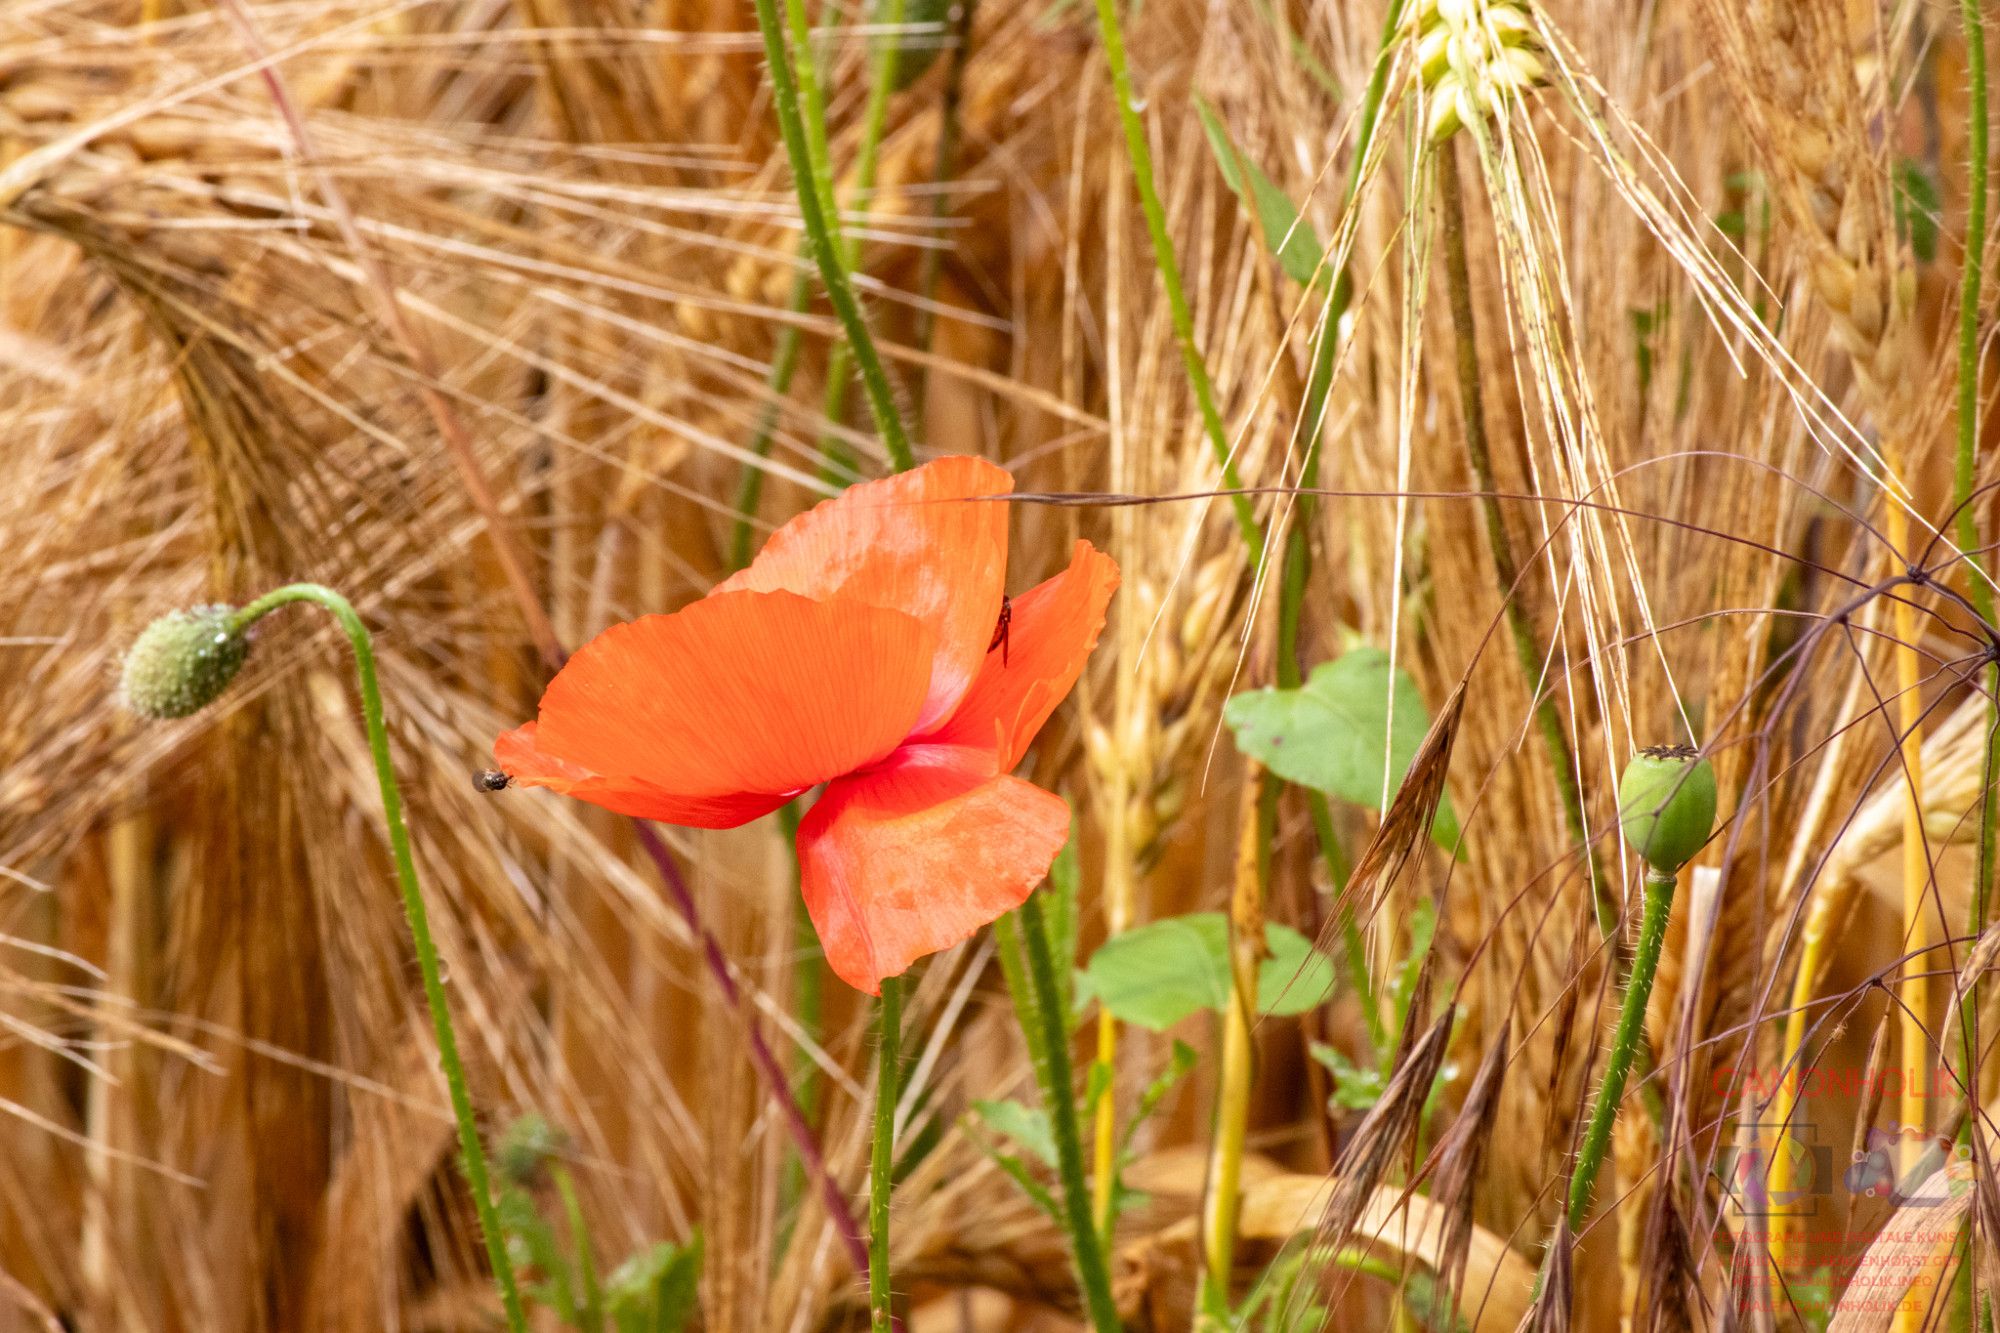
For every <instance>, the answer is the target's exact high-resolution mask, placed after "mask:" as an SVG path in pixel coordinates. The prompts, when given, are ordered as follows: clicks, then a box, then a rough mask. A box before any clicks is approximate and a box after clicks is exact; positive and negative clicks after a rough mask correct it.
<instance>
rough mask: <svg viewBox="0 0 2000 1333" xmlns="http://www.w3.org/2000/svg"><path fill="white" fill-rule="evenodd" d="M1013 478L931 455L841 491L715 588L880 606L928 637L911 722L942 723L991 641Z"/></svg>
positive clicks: (971, 461) (1002, 582)
mask: <svg viewBox="0 0 2000 1333" xmlns="http://www.w3.org/2000/svg"><path fill="white" fill-rule="evenodd" d="M1013 489H1014V479H1013V478H1012V477H1011V476H1009V475H1008V474H1007V472H1006V471H1005V470H1004V469H1002V468H998V467H995V466H994V465H993V464H991V463H988V462H986V461H985V460H984V459H979V458H972V457H967V456H953V457H950V458H940V459H937V460H936V461H934V462H930V463H926V464H924V465H923V466H922V467H920V468H915V469H913V470H911V471H909V472H904V473H899V474H898V475H896V476H893V477H885V478H883V479H882V480H880V481H870V482H864V483H862V484H861V485H858V486H850V487H848V488H847V490H845V491H843V492H841V493H840V494H839V495H837V496H835V497H834V498H832V499H831V500H826V501H823V502H821V503H820V504H818V505H815V506H814V507H813V508H811V509H809V510H807V511H806V512H805V513H803V514H800V515H799V516H798V517H797V518H794V519H793V520H791V521H790V522H789V523H787V524H785V525H784V526H783V527H781V528H779V529H778V530H777V531H776V532H774V533H772V534H771V539H770V540H769V541H767V542H766V543H764V549H763V550H762V551H761V552H759V553H758V555H757V558H756V559H755V560H753V561H752V562H751V563H750V567H749V568H748V569H745V570H742V571H740V572H738V573H737V574H735V575H734V576H732V577H730V578H728V579H726V580H724V581H723V582H722V583H720V584H718V585H717V586H716V592H718V593H721V592H730V591H734V590H737V589H754V590H758V591H769V590H773V589H782V590H784V591H786V592H794V593H798V594H800V595H801V596H805V597H813V598H819V599H825V598H828V597H832V596H835V595H840V596H843V597H849V598H852V599H854V600H856V601H860V602H866V603H868V604H869V605H871V606H886V607H890V608H892V609H894V610H897V611H902V612H904V613H906V614H908V615H912V616H915V617H916V618H917V619H918V620H921V621H923V622H924V623H925V624H927V625H929V626H930V627H931V628H932V630H934V631H935V632H936V634H937V645H938V647H937V657H936V660H935V662H934V663H933V665H932V673H931V682H930V693H929V697H928V698H927V699H926V701H925V704H924V709H923V716H922V718H921V719H920V722H919V725H922V726H929V725H931V724H932V723H934V722H936V721H938V720H940V719H942V718H944V717H946V716H948V715H949V714H950V713H951V710H952V708H953V707H954V706H956V704H957V703H958V701H959V699H960V698H962V697H963V696H964V694H965V691H966V687H967V686H968V685H970V684H971V683H972V678H973V677H974V676H975V675H977V674H978V671H979V663H980V658H981V657H982V656H983V655H984V654H985V652H986V645H987V644H988V643H990V642H991V641H992V638H993V624H994V621H995V620H996V619H997V618H998V617H999V614H1000V597H1001V594H1002V592H1003V591H1004V590H1005V586H1006V573H1007V506H1006V505H1004V504H999V503H995V502H994V501H992V500H990V499H984V498H981V497H986V496H996V495H1005V494H1007V493H1008V492H1009V491H1011V490H1013Z"/></svg>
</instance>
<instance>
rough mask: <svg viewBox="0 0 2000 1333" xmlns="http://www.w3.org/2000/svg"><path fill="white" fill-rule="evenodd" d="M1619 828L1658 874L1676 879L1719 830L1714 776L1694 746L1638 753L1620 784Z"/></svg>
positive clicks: (1665, 746)
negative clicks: (1623, 830)
mask: <svg viewBox="0 0 2000 1333" xmlns="http://www.w3.org/2000/svg"><path fill="white" fill-rule="evenodd" d="M1618 822H1619V823H1620V824H1622V825H1623V826H1624V828H1625V840H1626V841H1627V842H1629V843H1631V844H1632V848H1633V850H1634V851H1636V852H1638V853H1639V855H1640V856H1642V857H1644V858H1645V859H1646V864H1647V865H1649V866H1651V867H1652V868H1653V870H1654V871H1655V872H1656V873H1658V874H1662V875H1674V874H1678V873H1679V872H1680V868H1681V867H1682V866H1684V865H1686V864H1687V863H1688V862H1689V861H1691V860H1693V859H1694V855H1695V853H1696V852H1699V851H1700V850H1701V848H1702V844H1703V843H1706V842H1707V841H1708V835H1709V833H1710V832H1711V831H1712V830H1713V829H1714V828H1715V770H1714V769H1713V768H1712V767H1710V766H1709V762H1708V760H1706V759H1703V758H1702V757H1701V756H1700V755H1699V754H1698V753H1696V751H1695V749H1694V747H1693V746H1691V745H1662V746H1656V747H1654V748H1652V749H1646V750H1641V751H1639V753H1638V754H1635V755H1633V756H1632V762H1631V763H1629V764H1627V765H1626V766H1625V776H1624V777H1623V778H1621V779H1620V780H1619V782H1618Z"/></svg>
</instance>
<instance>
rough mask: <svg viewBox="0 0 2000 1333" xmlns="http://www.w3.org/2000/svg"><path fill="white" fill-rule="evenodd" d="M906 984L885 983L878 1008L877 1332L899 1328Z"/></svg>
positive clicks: (873, 1261)
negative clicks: (895, 1308) (896, 1217)
mask: <svg viewBox="0 0 2000 1333" xmlns="http://www.w3.org/2000/svg"><path fill="white" fill-rule="evenodd" d="M902 1026H903V979H902V978H901V977H884V978H882V998H881V1001H880V1002H879V1003H878V1004H877V1005H876V1006H875V1028H876V1045H877V1047H878V1048H879V1049H878V1051H877V1053H876V1056H875V1063H876V1066H877V1069H876V1077H875V1137H874V1144H873V1149H872V1152H871V1153H870V1156H869V1161H868V1311H869V1315H870V1324H869V1326H870V1328H871V1329H872V1330H873V1333H889V1331H890V1329H891V1328H892V1327H893V1325H892V1323H891V1320H892V1319H893V1317H894V1316H893V1314H892V1313H891V1310H890V1304H891V1294H892V1293H891V1292H890V1290H889V1195H890V1192H891V1191H892V1190H894V1189H895V1187H896V1181H895V1174H896V1076H897V1074H898V1073H899V1072H900V1069H899V1064H900V1061H901V1059H902V1055H901V1051H900V1047H901V1037H902Z"/></svg>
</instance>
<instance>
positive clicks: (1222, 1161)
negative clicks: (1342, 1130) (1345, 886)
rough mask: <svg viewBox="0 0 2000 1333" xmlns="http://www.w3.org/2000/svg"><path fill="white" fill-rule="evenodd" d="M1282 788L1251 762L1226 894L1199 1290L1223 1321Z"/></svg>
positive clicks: (1210, 1313) (1205, 1307)
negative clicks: (1225, 994)
mask: <svg viewBox="0 0 2000 1333" xmlns="http://www.w3.org/2000/svg"><path fill="white" fill-rule="evenodd" d="M1267 791H1268V792H1269V794H1270V795H1271V796H1273V797H1275V796H1276V794H1277V788H1276V786H1275V785H1274V784H1271V783H1269V782H1268V780H1267V779H1266V778H1265V776H1264V770H1263V768H1262V766H1261V765H1259V764H1257V763H1256V762H1255V761H1246V766H1245V772H1244V776H1243V800H1242V804H1241V806H1240V809H1239V812H1238V815H1237V818H1238V821H1239V827H1238V831H1237V843H1236V875H1235V879H1234V881H1233V883H1232V886H1231V889H1230V894H1229V1003H1228V1005H1227V1006H1226V1008H1225V1009H1224V1011H1223V1015H1222V1059H1221V1073H1220V1076H1219V1077H1220V1083H1219V1085H1218V1087H1217V1089H1216V1094H1215V1142H1214V1144H1213V1145H1212V1146H1211V1147H1210V1149H1209V1158H1208V1189H1207V1197H1206V1202H1205V1203H1204V1205H1203V1210H1202V1225H1201V1230H1202V1269H1203V1272H1202V1291H1201V1297H1200V1306H1201V1308H1200V1310H1199V1312H1198V1317H1199V1318H1200V1319H1201V1320H1202V1321H1203V1322H1204V1323H1206V1322H1208V1321H1223V1322H1226V1320H1227V1317H1228V1314H1229V1275H1230V1271H1231V1270H1232V1268H1233V1267H1234V1266H1235V1260H1236V1218H1237V1212H1238V1209H1239V1207H1240V1204H1241V1198H1240V1195H1241V1191H1242V1183H1243V1147H1244V1142H1245V1140H1246V1139H1247V1137H1248V1134H1249V1129H1250V1084H1251V1072H1252V1070H1251V1065H1252V1055H1253V1050H1252V1041H1253V1038H1254V1035H1255V1034H1254V1032H1253V1028H1254V1025H1255V1022H1256V1015H1257V972H1258V969H1259V968H1260V967H1261V966H1262V964H1263V961H1264V952H1265V945H1264V880H1265V873H1266V871H1267V869H1268V868H1269V864H1270V863H1269V857H1268V850H1267V849H1268V848H1269V847H1270V845H1271V838H1270V833H1271V830H1272V827H1273V825H1274V823H1275V820H1274V818H1273V816H1274V815H1275V814H1276V803H1275V801H1272V800H1267V799H1266V792H1267Z"/></svg>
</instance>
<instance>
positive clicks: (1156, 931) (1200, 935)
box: [1077, 912, 1333, 1032]
mask: <svg viewBox="0 0 2000 1333" xmlns="http://www.w3.org/2000/svg"><path fill="white" fill-rule="evenodd" d="M1264 942H1265V944H1266V945H1267V946H1268V947H1269V949H1270V957H1268V958H1266V959H1265V960H1264V965H1263V967H1262V968H1261V969H1259V971H1258V974H1257V1011H1258V1012H1259V1013H1263V1014H1273V1015H1283V1014H1298V1013H1304V1012H1305V1011H1306V1010H1308V1009H1310V1008H1312V1007H1313V1006H1314V1005H1316V1004H1319V1003H1320V1002H1321V1001H1323V1000H1324V999H1326V997H1327V995H1328V994H1329V993H1330V992H1331V991H1332V990H1333V966H1332V965H1331V964H1330V963H1328V962H1327V960H1326V958H1325V956H1324V955H1322V954H1321V953H1320V952H1319V951H1318V950H1316V949H1314V948H1313V947H1312V941H1310V940H1308V939H1307V938H1306V937H1305V936H1303V935H1301V934H1299V932H1297V931H1296V930H1293V929H1292V928H1291V927H1289V926H1281V925H1277V924H1275V923H1266V924H1265V927H1264ZM1077 995H1078V999H1079V1000H1081V999H1085V998H1094V999H1096V1000H1097V1002H1098V1003H1099V1004H1102V1005H1103V1006H1104V1007H1105V1008H1106V1009H1108V1010H1110V1011H1111V1014H1112V1016H1113V1017H1115V1018H1117V1019H1119V1020H1120V1021H1121V1022H1126V1023H1133V1024H1136V1025H1137V1026H1139V1027H1143V1028H1150V1029H1151V1030H1153V1031H1154V1032H1162V1031H1165V1030H1166V1029H1167V1028H1170V1027H1172V1026H1173V1025H1174V1024H1176V1023H1178V1022H1180V1021H1181V1020H1182V1019H1184V1018H1186V1017H1187V1016H1188V1015H1190V1014H1193V1013H1197V1012H1199V1011H1201V1010H1203V1009H1208V1010H1213V1011H1217V1012H1220V1011H1221V1010H1222V1009H1223V1008H1224V1007H1226V1006H1227V1005H1228V1003H1229V921H1228V918H1226V917H1224V916H1223V915H1222V913H1220V912H1195V913H1192V914H1190V915H1188V916H1176V917H1169V918H1168V919H1166V920H1165V921H1155V922H1152V923H1151V924H1149V925H1144V926H1139V927H1137V928H1135V929H1133V930H1128V931H1126V932H1125V933H1124V934H1122V935H1116V936H1113V937H1112V938H1111V939H1108V940H1106V941H1105V942H1104V944H1103V946H1102V947H1101V948H1099V949H1098V951H1097V952H1096V953H1095V954H1093V955H1091V959H1090V962H1089V964H1088V965H1087V966H1085V968H1084V969H1083V973H1082V975H1081V976H1080V977H1079V978H1078V986H1077Z"/></svg>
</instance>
